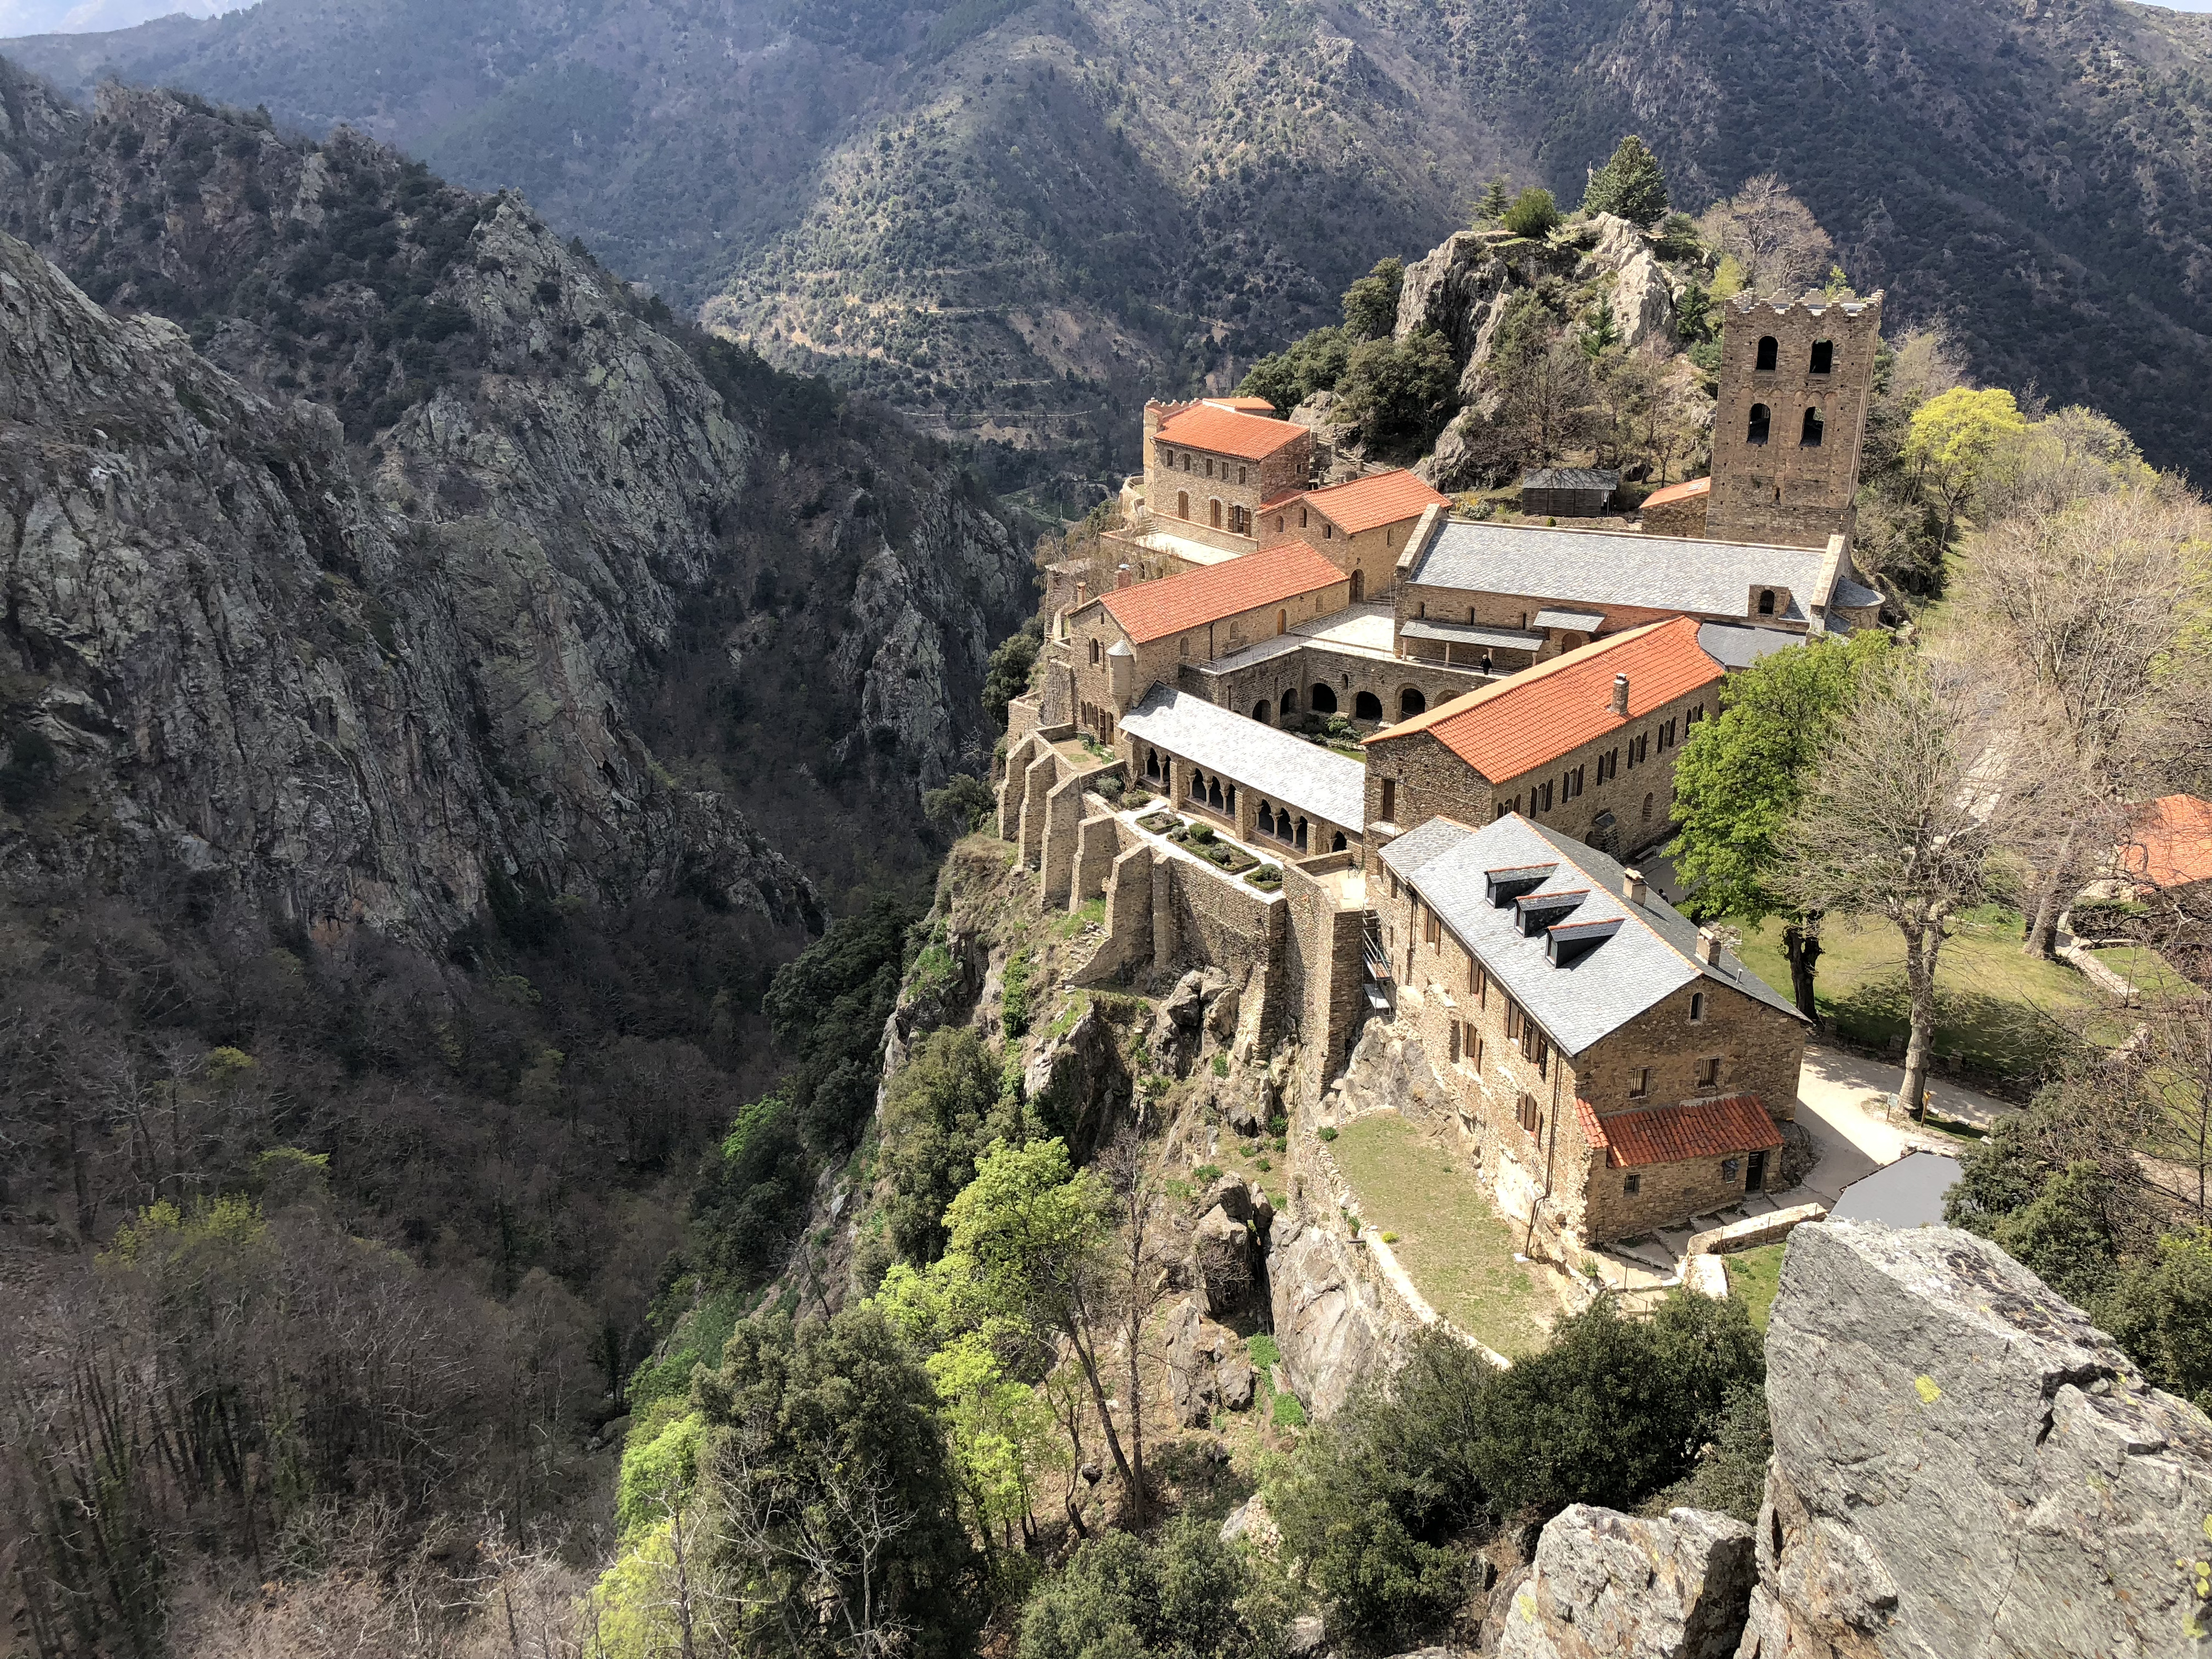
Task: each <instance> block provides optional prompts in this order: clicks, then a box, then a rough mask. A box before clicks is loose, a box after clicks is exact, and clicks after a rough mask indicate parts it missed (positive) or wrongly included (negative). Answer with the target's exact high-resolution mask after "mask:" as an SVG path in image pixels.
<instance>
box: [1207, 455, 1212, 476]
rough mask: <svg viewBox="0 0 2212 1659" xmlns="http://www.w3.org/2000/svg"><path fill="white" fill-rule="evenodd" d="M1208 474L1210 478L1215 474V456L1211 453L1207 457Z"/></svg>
mask: <svg viewBox="0 0 2212 1659" xmlns="http://www.w3.org/2000/svg"><path fill="white" fill-rule="evenodd" d="M1212 476H1213V457H1212V456H1211V455H1209V456H1207V457H1206V477H1209V478H1210V477H1212Z"/></svg>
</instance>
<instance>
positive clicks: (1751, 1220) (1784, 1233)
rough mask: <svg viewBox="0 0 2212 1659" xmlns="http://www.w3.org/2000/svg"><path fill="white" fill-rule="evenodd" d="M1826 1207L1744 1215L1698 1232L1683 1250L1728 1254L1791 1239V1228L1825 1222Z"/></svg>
mask: <svg viewBox="0 0 2212 1659" xmlns="http://www.w3.org/2000/svg"><path fill="white" fill-rule="evenodd" d="M1827 1218H1828V1206H1826V1205H1825V1204H1800V1205H1797V1206H1795V1207H1794V1208H1791V1209H1787V1210H1776V1211H1773V1212H1771V1213H1769V1214H1766V1215H1754V1216H1747V1217H1746V1218H1744V1219H1743V1220H1741V1221H1732V1222H1730V1223H1729V1225H1727V1226H1725V1227H1711V1228H1708V1229H1707V1230H1706V1231H1704V1232H1701V1233H1692V1235H1691V1236H1690V1242H1689V1243H1688V1244H1687V1245H1686V1246H1685V1247H1684V1249H1683V1254H1684V1255H1691V1256H1699V1255H1729V1254H1730V1253H1732V1252H1734V1251H1736V1250H1752V1249H1758V1248H1759V1246H1760V1245H1762V1244H1774V1243H1780V1242H1781V1241H1782V1240H1783V1239H1785V1238H1787V1237H1790V1229H1792V1228H1793V1227H1798V1226H1802V1225H1803V1224H1804V1223H1806V1222H1808V1221H1826V1219H1827Z"/></svg>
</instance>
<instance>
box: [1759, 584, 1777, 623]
mask: <svg viewBox="0 0 2212 1659" xmlns="http://www.w3.org/2000/svg"><path fill="white" fill-rule="evenodd" d="M1773 614H1774V590H1773V589H1772V588H1771V587H1762V588H1760V589H1759V615H1760V616H1762V617H1771V616H1772V615H1773Z"/></svg>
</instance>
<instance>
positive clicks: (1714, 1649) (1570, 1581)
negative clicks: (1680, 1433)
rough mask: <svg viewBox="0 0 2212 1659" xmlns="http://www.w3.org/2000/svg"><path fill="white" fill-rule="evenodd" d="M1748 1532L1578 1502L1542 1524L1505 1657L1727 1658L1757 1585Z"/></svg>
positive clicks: (1718, 1519)
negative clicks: (1653, 1517) (1654, 1518)
mask: <svg viewBox="0 0 2212 1659" xmlns="http://www.w3.org/2000/svg"><path fill="white" fill-rule="evenodd" d="M1756 1578H1757V1569H1756V1567H1755V1566H1754V1565H1753V1551H1752V1539H1751V1528H1748V1527H1747V1526H1745V1525H1744V1524H1743V1522H1741V1521H1738V1520H1735V1519H1734V1518H1732V1517H1730V1516H1725V1515H1716V1514H1713V1513H1711V1511H1709V1510H1672V1511H1670V1512H1669V1513H1668V1516H1667V1517H1666V1519H1664V1520H1646V1519H1642V1518H1639V1517H1638V1516H1627V1515H1622V1514H1620V1512H1619V1511H1618V1510H1605V1509H1599V1508H1597V1507H1595V1505H1593V1504H1571V1505H1570V1506H1569V1507H1568V1508H1566V1509H1565V1510H1561V1511H1560V1512H1559V1514H1558V1515H1556V1516H1553V1518H1552V1520H1551V1521H1550V1522H1548V1523H1547V1525H1546V1526H1545V1528H1544V1532H1543V1536H1542V1538H1541V1541H1539V1542H1538V1543H1537V1546H1536V1561H1535V1571H1534V1572H1533V1573H1532V1574H1531V1575H1530V1576H1529V1577H1528V1580H1527V1581H1526V1582H1525V1583H1522V1585H1521V1587H1520V1588H1519V1589H1516V1591H1514V1592H1513V1594H1512V1597H1511V1600H1510V1602H1509V1604H1508V1606H1507V1609H1506V1613H1505V1627H1504V1632H1503V1633H1502V1635H1501V1637H1500V1638H1499V1640H1498V1649H1497V1651H1498V1654H1499V1656H1500V1659H1728V1656H1729V1654H1731V1653H1733V1652H1734V1651H1735V1645H1736V1638H1737V1635H1738V1633H1739V1632H1741V1630H1742V1629H1743V1625H1744V1615H1745V1611H1746V1608H1747V1605H1748V1603H1749V1601H1750V1599H1751V1590H1752V1585H1753V1583H1754V1582H1755V1580H1756Z"/></svg>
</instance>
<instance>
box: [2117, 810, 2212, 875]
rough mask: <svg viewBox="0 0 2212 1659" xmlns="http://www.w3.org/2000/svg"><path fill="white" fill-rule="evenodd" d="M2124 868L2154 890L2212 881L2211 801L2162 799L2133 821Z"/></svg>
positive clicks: (2123, 853)
mask: <svg viewBox="0 0 2212 1659" xmlns="http://www.w3.org/2000/svg"><path fill="white" fill-rule="evenodd" d="M2120 857H2121V860H2122V864H2123V866H2124V868H2125V869H2126V870H2127V872H2128V873H2129V874H2130V875H2132V876H2137V877H2140V878H2142V879H2143V880H2144V881H2147V882H2148V883H2149V884H2151V885H2152V886H2154V887H2187V886H2190V885H2191V884H2194V883H2197V882H2200V881H2212V801H2208V800H2203V799H2199V798H2198V797H2197V796H2195V795H2161V796H2160V797H2159V798H2158V799H2156V800H2154V801H2153V802H2151V804H2150V805H2148V806H2147V807H2145V808H2143V809H2142V812H2141V814H2140V815H2139V816H2138V817H2136V823H2135V829H2134V838H2133V839H2132V840H2131V841H2130V842H2128V843H2127V844H2126V845H2125V846H2124V847H2122V848H2121V849H2120Z"/></svg>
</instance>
